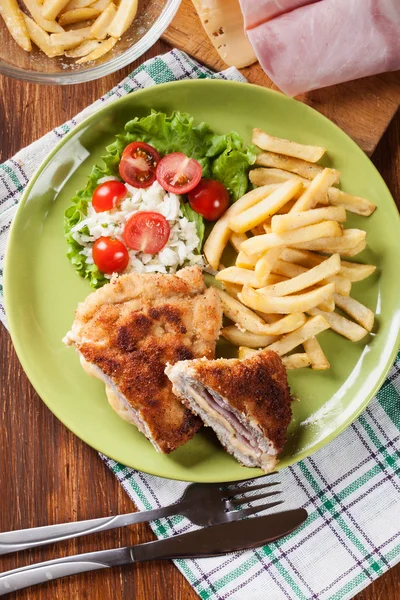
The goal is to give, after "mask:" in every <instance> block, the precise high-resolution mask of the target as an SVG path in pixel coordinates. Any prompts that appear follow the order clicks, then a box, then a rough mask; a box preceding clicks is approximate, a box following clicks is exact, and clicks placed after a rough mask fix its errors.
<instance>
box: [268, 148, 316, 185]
mask: <svg viewBox="0 0 400 600" xmlns="http://www.w3.org/2000/svg"><path fill="white" fill-rule="evenodd" d="M256 165H259V166H260V167H272V168H274V169H283V170H284V171H289V172H291V173H296V175H300V176H301V177H305V178H306V179H314V177H316V176H317V175H318V173H321V172H322V171H323V170H324V167H322V166H321V165H316V164H315V163H312V162H308V161H306V160H303V159H301V158H293V157H291V156H285V155H284V154H276V153H275V152H261V154H258V155H257V158H256Z"/></svg>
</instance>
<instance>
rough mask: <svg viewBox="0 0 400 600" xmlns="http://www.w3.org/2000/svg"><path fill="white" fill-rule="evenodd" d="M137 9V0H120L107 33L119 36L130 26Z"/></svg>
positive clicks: (114, 36)
mask: <svg viewBox="0 0 400 600" xmlns="http://www.w3.org/2000/svg"><path fill="white" fill-rule="evenodd" d="M137 9H138V0H121V1H120V3H119V6H118V9H117V14H116V15H115V17H114V19H113V20H112V22H111V25H110V26H109V28H108V33H109V35H110V36H111V37H113V38H117V39H118V38H120V37H121V35H122V34H123V33H125V31H126V30H127V29H128V28H129V27H130V26H131V24H132V22H133V20H134V18H135V17H136V13H137Z"/></svg>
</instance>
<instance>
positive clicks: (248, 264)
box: [236, 251, 260, 269]
mask: <svg viewBox="0 0 400 600" xmlns="http://www.w3.org/2000/svg"><path fill="white" fill-rule="evenodd" d="M259 257H260V255H259V254H252V255H251V256H247V254H245V253H244V252H242V251H240V252H239V254H238V255H237V257H236V266H237V267H241V268H243V269H254V267H255V266H256V264H257V261H258V259H259Z"/></svg>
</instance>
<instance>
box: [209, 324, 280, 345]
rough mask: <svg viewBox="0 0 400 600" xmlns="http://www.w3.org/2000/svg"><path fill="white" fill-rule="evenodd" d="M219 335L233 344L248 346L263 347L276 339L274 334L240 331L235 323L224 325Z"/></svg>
mask: <svg viewBox="0 0 400 600" xmlns="http://www.w3.org/2000/svg"><path fill="white" fill-rule="evenodd" d="M221 335H222V337H224V338H225V339H226V340H228V342H230V343H231V344H233V345H234V346H247V347H248V348H264V347H265V346H268V345H269V344H272V342H276V340H277V336H276V335H265V334H261V333H252V332H251V331H246V330H243V331H241V330H240V329H238V328H237V327H236V325H230V326H229V327H224V328H223V330H222V331H221Z"/></svg>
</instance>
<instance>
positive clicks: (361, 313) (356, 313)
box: [333, 294, 375, 331]
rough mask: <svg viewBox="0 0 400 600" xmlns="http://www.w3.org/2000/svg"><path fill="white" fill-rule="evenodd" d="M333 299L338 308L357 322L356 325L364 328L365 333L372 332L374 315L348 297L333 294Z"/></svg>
mask: <svg viewBox="0 0 400 600" xmlns="http://www.w3.org/2000/svg"><path fill="white" fill-rule="evenodd" d="M333 299H334V301H335V304H336V306H337V307H338V308H340V309H341V310H342V311H343V312H345V313H347V314H348V315H349V316H350V317H352V318H353V319H354V320H355V321H357V323H358V324H359V325H361V326H362V327H364V329H366V330H367V331H372V328H373V326H374V319H375V315H374V313H373V312H372V310H370V309H369V308H367V307H366V306H364V304H361V302H358V300H355V299H354V298H351V297H350V296H341V295H340V294H334V295H333Z"/></svg>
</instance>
